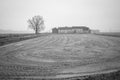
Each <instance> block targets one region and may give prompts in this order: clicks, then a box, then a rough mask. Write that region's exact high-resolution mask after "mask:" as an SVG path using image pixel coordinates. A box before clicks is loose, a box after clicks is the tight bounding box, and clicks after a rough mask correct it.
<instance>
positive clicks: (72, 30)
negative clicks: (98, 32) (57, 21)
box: [52, 26, 90, 34]
mask: <svg viewBox="0 0 120 80" xmlns="http://www.w3.org/2000/svg"><path fill="white" fill-rule="evenodd" d="M52 33H64V34H71V33H90V29H89V28H88V27H86V26H73V27H59V28H53V29H52Z"/></svg>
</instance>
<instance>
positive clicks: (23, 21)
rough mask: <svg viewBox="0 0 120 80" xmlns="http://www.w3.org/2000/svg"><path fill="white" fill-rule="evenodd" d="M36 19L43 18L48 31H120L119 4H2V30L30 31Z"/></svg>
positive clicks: (41, 0)
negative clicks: (68, 28) (71, 28)
mask: <svg viewBox="0 0 120 80" xmlns="http://www.w3.org/2000/svg"><path fill="white" fill-rule="evenodd" d="M34 15H41V16H43V18H44V20H45V26H46V29H45V31H48V30H50V29H51V28H53V27H58V26H82V25H85V26H88V27H90V28H92V29H100V30H101V31H120V0H0V29H10V30H29V29H28V28H27V27H28V23H27V20H28V19H29V18H31V17H33V16H34Z"/></svg>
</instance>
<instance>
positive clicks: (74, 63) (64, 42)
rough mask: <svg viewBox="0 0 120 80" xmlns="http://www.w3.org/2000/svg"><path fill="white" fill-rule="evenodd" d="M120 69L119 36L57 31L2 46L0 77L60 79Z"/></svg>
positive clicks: (0, 50) (0, 48)
mask: <svg viewBox="0 0 120 80" xmlns="http://www.w3.org/2000/svg"><path fill="white" fill-rule="evenodd" d="M119 69H120V38H119V37H110V36H99V35H92V34H57V35H56V34H53V35H49V36H44V37H38V38H34V39H29V40H25V41H20V42H16V43H12V44H8V45H4V46H1V47H0V77H5V76H7V77H15V76H20V77H27V78H29V77H31V76H32V77H34V78H45V79H47V78H54V79H56V78H59V79H60V78H68V77H75V76H88V75H96V74H104V73H110V72H114V71H118V70H119ZM81 79H82V78H81Z"/></svg>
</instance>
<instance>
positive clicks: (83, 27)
mask: <svg viewBox="0 0 120 80" xmlns="http://www.w3.org/2000/svg"><path fill="white" fill-rule="evenodd" d="M58 29H84V30H89V28H88V27H86V26H72V27H59V28H58Z"/></svg>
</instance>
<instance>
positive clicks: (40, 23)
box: [28, 15, 45, 34]
mask: <svg viewBox="0 0 120 80" xmlns="http://www.w3.org/2000/svg"><path fill="white" fill-rule="evenodd" d="M28 23H29V25H28V27H29V28H31V29H33V30H34V31H35V34H38V33H39V32H40V31H42V30H44V28H45V26H44V20H43V17H42V16H39V15H38V16H34V17H32V19H29V20H28Z"/></svg>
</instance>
